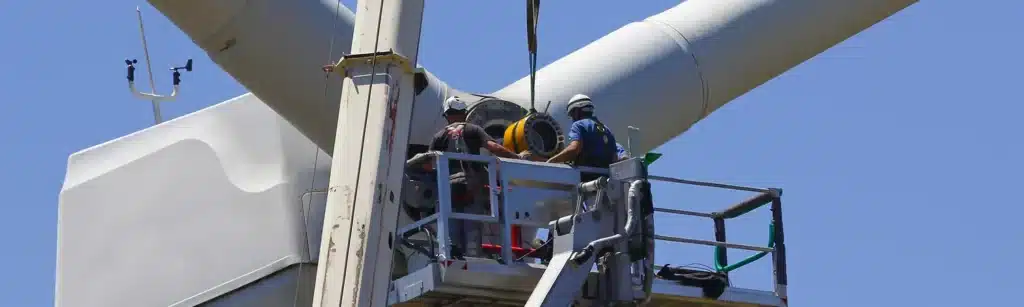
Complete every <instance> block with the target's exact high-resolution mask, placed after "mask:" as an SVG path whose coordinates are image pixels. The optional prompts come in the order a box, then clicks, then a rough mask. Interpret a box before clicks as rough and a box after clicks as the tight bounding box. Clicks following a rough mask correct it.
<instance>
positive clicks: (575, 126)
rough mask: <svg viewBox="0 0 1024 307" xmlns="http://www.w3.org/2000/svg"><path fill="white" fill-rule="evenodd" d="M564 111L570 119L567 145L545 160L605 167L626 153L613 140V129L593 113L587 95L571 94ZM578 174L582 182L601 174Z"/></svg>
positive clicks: (591, 103) (591, 104) (592, 105)
mask: <svg viewBox="0 0 1024 307" xmlns="http://www.w3.org/2000/svg"><path fill="white" fill-rule="evenodd" d="M566 113H568V114H569V117H571V118H572V120H573V123H572V127H570V128H569V138H568V139H567V142H568V143H569V145H568V146H566V147H565V149H563V150H562V152H559V153H558V154H556V155H554V156H553V157H551V158H550V159H548V161H547V162H549V163H559V162H572V163H573V165H575V166H589V167H597V168H608V166H609V165H611V164H612V163H615V162H616V161H618V160H619V159H620V155H623V154H625V149H622V147H621V146H619V145H618V143H616V142H615V136H614V135H613V134H612V131H611V130H610V129H608V127H606V126H605V125H604V124H602V123H601V121H599V120H598V119H597V117H595V116H594V103H593V102H592V101H591V100H590V97H587V96H586V95H583V94H578V95H576V96H573V97H572V98H571V99H569V103H568V105H567V106H566ZM581 177H582V178H581V179H582V180H583V181H590V180H593V179H596V178H597V177H600V175H597V174H583V175H582V176H581Z"/></svg>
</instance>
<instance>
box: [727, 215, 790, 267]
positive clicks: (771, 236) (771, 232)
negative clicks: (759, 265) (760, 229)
mask: <svg viewBox="0 0 1024 307" xmlns="http://www.w3.org/2000/svg"><path fill="white" fill-rule="evenodd" d="M774 247H775V222H772V223H771V224H768V248H774ZM725 252H726V250H725V247H721V246H716V247H715V270H717V271H718V272H719V273H729V272H731V271H732V270H735V269H738V268H740V267H743V266H744V265H747V264H750V263H751V262H754V261H757V260H758V259H761V258H762V257H764V256H765V255H767V254H768V252H758V253H757V254H754V255H753V256H750V257H747V259H743V260H742V261H740V262H737V263H733V264H730V265H725V264H723V263H718V255H720V254H721V253H725Z"/></svg>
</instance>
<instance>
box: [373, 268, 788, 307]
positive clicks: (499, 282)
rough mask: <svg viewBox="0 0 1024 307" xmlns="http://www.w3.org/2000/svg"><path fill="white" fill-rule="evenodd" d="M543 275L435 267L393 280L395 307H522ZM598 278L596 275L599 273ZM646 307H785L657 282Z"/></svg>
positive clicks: (736, 292) (759, 296)
mask: <svg viewBox="0 0 1024 307" xmlns="http://www.w3.org/2000/svg"><path fill="white" fill-rule="evenodd" d="M543 274H544V267H543V266H542V265H534V264H524V265H522V266H514V267H509V266H504V265H500V264H497V263H488V262H487V261H486V260H477V261H474V260H469V261H454V262H452V263H451V264H448V265H447V266H445V265H442V264H431V265H430V266H428V267H425V268H423V269H420V270H418V271H416V272H413V273H411V274H409V275H407V276H404V277H402V278H399V279H397V280H395V281H394V283H393V285H394V287H393V288H392V292H391V296H390V299H389V300H390V303H391V304H392V306H400V307H419V306H523V304H524V303H525V302H526V300H527V299H528V298H529V296H530V293H531V292H532V291H533V288H534V285H535V284H536V283H537V281H538V280H540V277H541V276H542V275H543ZM595 274H596V273H595ZM652 292H654V298H653V299H652V300H651V303H650V304H649V305H648V306H679V307H696V306H702V307H703V306H720V307H782V306H785V304H784V303H783V301H782V300H781V299H780V298H779V297H777V296H776V295H775V294H774V293H772V292H770V291H760V290H753V289H743V288H735V287H730V288H728V289H726V291H725V293H724V294H722V296H721V297H719V298H718V299H717V300H712V299H707V298H704V297H703V295H702V290H701V289H700V288H697V287H688V286H683V285H680V284H678V283H676V282H672V281H667V280H656V281H655V283H654V286H653V289H652Z"/></svg>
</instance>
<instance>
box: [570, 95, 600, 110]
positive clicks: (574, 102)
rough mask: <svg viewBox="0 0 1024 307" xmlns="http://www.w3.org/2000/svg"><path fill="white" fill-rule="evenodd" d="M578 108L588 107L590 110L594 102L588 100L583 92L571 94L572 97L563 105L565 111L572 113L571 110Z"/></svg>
mask: <svg viewBox="0 0 1024 307" xmlns="http://www.w3.org/2000/svg"><path fill="white" fill-rule="evenodd" d="M580 108H585V109H587V108H589V109H590V110H593V109H594V103H593V102H592V101H590V97H589V96H587V95H583V94H576V95H575V96H572V98H569V103H568V104H566V106H565V111H566V113H572V111H573V110H575V109H580Z"/></svg>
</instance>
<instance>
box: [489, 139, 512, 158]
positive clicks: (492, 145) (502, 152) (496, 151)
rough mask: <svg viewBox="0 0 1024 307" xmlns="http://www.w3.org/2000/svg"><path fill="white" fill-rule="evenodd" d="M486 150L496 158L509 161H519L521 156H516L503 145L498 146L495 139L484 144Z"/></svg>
mask: <svg viewBox="0 0 1024 307" xmlns="http://www.w3.org/2000/svg"><path fill="white" fill-rule="evenodd" d="M484 148H486V149H487V151H490V152H491V154H493V155H495V156H499V157H502V158H509V159H519V155H517V154H515V153H514V152H512V151H511V150H508V148H505V146H501V144H498V142H495V141H494V140H493V139H492V140H487V142H484Z"/></svg>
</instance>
